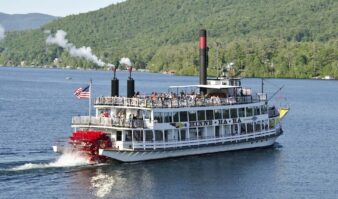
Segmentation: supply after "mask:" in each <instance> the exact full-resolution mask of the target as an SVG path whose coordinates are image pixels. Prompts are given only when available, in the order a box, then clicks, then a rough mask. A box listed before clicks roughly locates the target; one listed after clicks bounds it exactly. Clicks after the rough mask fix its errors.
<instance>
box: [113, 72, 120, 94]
mask: <svg viewBox="0 0 338 199" xmlns="http://www.w3.org/2000/svg"><path fill="white" fill-rule="evenodd" d="M113 73H114V77H113V79H112V80H111V96H112V97H118V96H119V79H117V78H116V67H114V68H113Z"/></svg>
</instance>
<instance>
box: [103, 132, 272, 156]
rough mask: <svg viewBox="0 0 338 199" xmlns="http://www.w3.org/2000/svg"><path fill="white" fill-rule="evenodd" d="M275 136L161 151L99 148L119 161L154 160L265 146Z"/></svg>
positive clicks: (269, 144)
mask: <svg viewBox="0 0 338 199" xmlns="http://www.w3.org/2000/svg"><path fill="white" fill-rule="evenodd" d="M276 138H277V137H270V138H266V139H265V138H262V139H261V140H256V141H249V142H243V143H233V144H224V145H215V146H212V145H209V146H203V147H202V146H201V147H194V148H185V149H174V150H161V151H113V150H103V149H100V150H99V153H100V155H103V156H106V157H109V158H112V159H115V160H118V161H121V162H137V161H145V160H155V159H164V158H174V157H182V156H190V155H200V154H208V153H217V152H224V151H234V150H241V149H250V148H259V147H267V146H271V145H273V144H274V142H275V140H276Z"/></svg>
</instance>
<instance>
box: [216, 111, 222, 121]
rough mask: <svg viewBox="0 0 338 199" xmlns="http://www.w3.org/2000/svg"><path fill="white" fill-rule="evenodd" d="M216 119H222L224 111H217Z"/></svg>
mask: <svg viewBox="0 0 338 199" xmlns="http://www.w3.org/2000/svg"><path fill="white" fill-rule="evenodd" d="M215 119H222V111H221V110H215Z"/></svg>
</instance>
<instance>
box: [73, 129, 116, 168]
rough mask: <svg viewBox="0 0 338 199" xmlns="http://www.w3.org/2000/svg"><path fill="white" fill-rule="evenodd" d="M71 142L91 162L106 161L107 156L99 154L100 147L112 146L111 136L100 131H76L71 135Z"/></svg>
mask: <svg viewBox="0 0 338 199" xmlns="http://www.w3.org/2000/svg"><path fill="white" fill-rule="evenodd" d="M70 144H71V145H72V146H73V147H74V150H76V151H79V152H81V154H83V155H85V156H86V157H87V158H88V159H89V161H90V162H104V161H106V160H107V158H106V157H104V156H100V155H99V149H105V148H110V147H111V146H112V143H111V140H110V138H109V137H108V136H107V135H106V134H105V133H103V132H100V131H76V132H74V133H73V134H72V135H71V136H70Z"/></svg>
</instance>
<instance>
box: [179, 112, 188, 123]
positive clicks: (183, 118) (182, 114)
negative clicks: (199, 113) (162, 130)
mask: <svg viewBox="0 0 338 199" xmlns="http://www.w3.org/2000/svg"><path fill="white" fill-rule="evenodd" d="M180 121H181V122H186V121H188V115H187V112H186V111H182V112H180Z"/></svg>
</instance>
